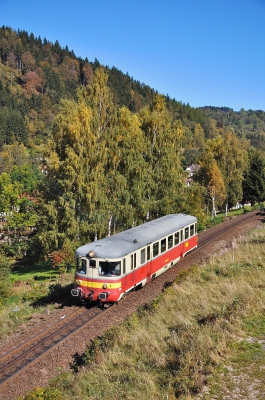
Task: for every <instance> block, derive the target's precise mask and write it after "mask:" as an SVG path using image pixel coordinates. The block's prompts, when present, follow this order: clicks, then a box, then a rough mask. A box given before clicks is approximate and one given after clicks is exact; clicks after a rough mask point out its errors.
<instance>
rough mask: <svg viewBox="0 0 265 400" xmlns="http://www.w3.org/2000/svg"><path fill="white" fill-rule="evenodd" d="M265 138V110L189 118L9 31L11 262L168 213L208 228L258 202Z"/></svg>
mask: <svg viewBox="0 0 265 400" xmlns="http://www.w3.org/2000/svg"><path fill="white" fill-rule="evenodd" d="M264 128H265V113H264V112H263V111H251V110H248V111H245V110H241V111H240V112H234V111H233V110H231V109H228V108H214V107H203V108H200V109H199V108H193V107H191V106H190V105H189V104H183V103H182V102H181V101H176V100H175V99H171V98H170V97H169V96H163V95H160V94H159V93H157V91H156V90H155V89H152V88H150V87H149V86H148V85H146V84H144V83H140V82H139V81H136V80H134V79H132V78H131V77H130V76H129V75H128V74H124V73H122V72H121V71H120V70H118V69H117V68H116V67H112V68H109V67H107V66H102V65H100V62H99V61H98V60H94V61H93V62H91V61H89V60H88V59H85V60H83V59H81V58H79V57H76V56H75V54H74V52H73V51H70V50H69V49H68V48H67V47H66V48H61V46H60V44H59V43H58V42H57V41H56V42H55V43H51V42H50V41H48V40H47V39H45V38H44V39H41V38H40V37H39V38H37V37H35V36H34V35H33V34H32V33H31V34H28V33H27V32H25V31H17V32H16V31H14V30H12V29H11V28H8V27H2V28H1V29H0V218H1V220H0V230H1V231H0V235H1V237H0V240H1V241H2V242H1V243H2V244H3V248H4V249H5V253H6V255H11V254H16V257H18V258H19V257H20V258H23V257H28V259H29V260H34V259H36V258H37V257H39V258H42V259H45V258H47V257H48V255H49V254H50V253H51V252H52V251H54V250H58V249H66V248H69V247H72V248H74V247H75V246H76V245H78V244H80V243H84V242H87V241H89V240H94V239H95V238H100V237H103V236H105V235H108V234H112V233H113V232H117V231H118V230H121V229H125V228H129V227H131V226H134V225H136V224H139V223H141V222H144V221H146V220H148V219H152V218H156V217H159V216H161V215H164V214H168V213H176V212H184V213H191V214H193V215H196V216H197V217H198V219H199V224H200V226H201V227H203V226H204V224H205V220H206V217H207V215H211V214H212V216H213V217H214V216H215V214H216V212H217V211H218V210H225V209H228V208H229V207H233V206H236V205H237V204H238V203H241V202H242V203H244V202H245V201H251V202H252V203H253V204H254V203H255V202H261V201H262V200H264V198H265V184H264V182H265V172H264V171H265V157H264V150H265V141H264V132H265V129H264ZM188 167H189V168H188ZM21 238H23V240H21ZM28 238H29V240H27V239H28Z"/></svg>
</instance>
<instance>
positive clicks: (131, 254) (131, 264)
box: [131, 254, 133, 269]
mask: <svg viewBox="0 0 265 400" xmlns="http://www.w3.org/2000/svg"><path fill="white" fill-rule="evenodd" d="M131 269H133V254H131Z"/></svg>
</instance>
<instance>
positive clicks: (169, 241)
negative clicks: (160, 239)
mask: <svg viewBox="0 0 265 400" xmlns="http://www.w3.org/2000/svg"><path fill="white" fill-rule="evenodd" d="M172 246H173V235H171V236H169V237H168V238H167V248H168V249H171V247H172Z"/></svg>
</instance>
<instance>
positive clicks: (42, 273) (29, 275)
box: [10, 262, 60, 282]
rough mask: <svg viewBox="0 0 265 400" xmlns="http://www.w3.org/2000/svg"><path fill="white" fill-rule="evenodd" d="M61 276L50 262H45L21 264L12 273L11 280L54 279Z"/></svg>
mask: <svg viewBox="0 0 265 400" xmlns="http://www.w3.org/2000/svg"><path fill="white" fill-rule="evenodd" d="M58 277H60V273H59V272H58V271H57V270H55V269H54V268H52V266H51V263H50V262H43V263H38V264H34V265H31V266H20V267H18V269H17V270H16V269H15V270H14V269H13V271H12V272H11V274H10V279H11V282H17V281H28V280H31V279H35V280H46V281H49V280H54V279H58Z"/></svg>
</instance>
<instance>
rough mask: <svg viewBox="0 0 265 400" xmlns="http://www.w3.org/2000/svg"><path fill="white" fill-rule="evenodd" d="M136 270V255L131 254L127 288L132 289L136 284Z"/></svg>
mask: <svg viewBox="0 0 265 400" xmlns="http://www.w3.org/2000/svg"><path fill="white" fill-rule="evenodd" d="M135 268H136V253H132V254H130V260H129V271H128V274H127V286H129V287H132V286H134V285H135V284H136V282H135Z"/></svg>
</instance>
